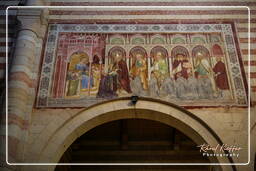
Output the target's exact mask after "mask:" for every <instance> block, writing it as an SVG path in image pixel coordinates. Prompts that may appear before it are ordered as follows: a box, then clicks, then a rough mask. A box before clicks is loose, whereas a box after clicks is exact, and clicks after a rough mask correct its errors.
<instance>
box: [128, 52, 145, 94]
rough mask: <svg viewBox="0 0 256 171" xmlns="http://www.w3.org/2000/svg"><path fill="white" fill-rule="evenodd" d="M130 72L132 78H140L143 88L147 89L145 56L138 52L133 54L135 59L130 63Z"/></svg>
mask: <svg viewBox="0 0 256 171" xmlns="http://www.w3.org/2000/svg"><path fill="white" fill-rule="evenodd" d="M130 73H131V76H132V78H135V77H136V76H138V77H139V78H140V81H141V83H142V86H143V89H144V90H147V89H148V78H147V75H148V70H147V62H146V59H145V57H144V56H143V55H142V54H141V53H140V52H138V53H136V55H135V61H134V63H133V65H132V68H131V70H130Z"/></svg>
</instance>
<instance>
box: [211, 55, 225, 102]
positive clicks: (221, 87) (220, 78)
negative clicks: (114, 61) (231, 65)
mask: <svg viewBox="0 0 256 171" xmlns="http://www.w3.org/2000/svg"><path fill="white" fill-rule="evenodd" d="M216 60H217V63H216V64H215V66H214V67H213V72H214V73H215V83H216V87H217V89H218V91H219V93H220V96H221V97H224V96H228V94H229V85H228V77H227V73H226V67H225V64H224V63H223V62H222V60H221V57H218V58H216Z"/></svg>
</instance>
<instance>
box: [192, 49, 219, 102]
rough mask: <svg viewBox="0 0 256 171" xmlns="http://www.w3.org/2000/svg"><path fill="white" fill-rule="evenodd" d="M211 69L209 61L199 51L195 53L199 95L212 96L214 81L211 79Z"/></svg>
mask: <svg viewBox="0 0 256 171" xmlns="http://www.w3.org/2000/svg"><path fill="white" fill-rule="evenodd" d="M212 74H213V71H212V68H211V66H210V63H209V61H208V60H207V58H206V57H204V55H203V54H202V53H201V52H198V53H197V55H196V61H195V75H196V78H197V79H198V84H199V89H198V92H199V97H200V98H212V97H213V94H214V90H215V87H214V86H215V82H214V80H213V75H212Z"/></svg>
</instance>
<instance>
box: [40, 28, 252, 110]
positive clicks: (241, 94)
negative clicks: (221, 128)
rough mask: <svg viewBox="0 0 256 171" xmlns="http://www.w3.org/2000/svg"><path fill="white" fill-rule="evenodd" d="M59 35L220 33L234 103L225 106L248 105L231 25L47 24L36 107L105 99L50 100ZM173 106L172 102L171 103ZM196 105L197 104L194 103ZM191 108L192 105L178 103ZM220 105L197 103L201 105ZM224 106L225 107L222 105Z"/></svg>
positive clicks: (96, 101)
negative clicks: (224, 48)
mask: <svg viewBox="0 0 256 171" xmlns="http://www.w3.org/2000/svg"><path fill="white" fill-rule="evenodd" d="M60 32H78V33H79V32H83V33H92V32H93V33H188V32H189V33H211V32H219V33H222V35H223V37H224V42H225V46H226V49H227V56H228V57H227V60H228V64H230V65H229V66H228V69H229V73H230V76H231V82H232V85H234V87H233V91H234V95H235V101H234V102H233V103H230V104H228V105H238V106H244V105H247V94H246V85H245V83H244V81H243V77H242V75H243V74H242V70H241V65H240V60H239V57H238V51H237V48H236V45H235V40H234V34H235V33H234V32H233V30H232V24H50V25H49V30H48V36H47V41H46V48H45V53H44V59H43V63H42V70H41V77H40V83H39V89H38V96H37V97H38V98H37V103H36V107H88V106H90V105H92V104H96V103H99V102H102V101H106V100H108V99H95V98H92V97H85V98H80V99H64V98H52V97H51V85H52V82H51V81H52V80H53V72H54V66H55V57H56V49H57V40H58V35H59V33H60ZM174 103H175V102H174ZM195 103H196V102H195ZM179 105H181V106H194V104H192V103H186V104H179ZM220 105H221V104H209V103H205V104H204V103H200V106H220ZM222 105H227V104H222Z"/></svg>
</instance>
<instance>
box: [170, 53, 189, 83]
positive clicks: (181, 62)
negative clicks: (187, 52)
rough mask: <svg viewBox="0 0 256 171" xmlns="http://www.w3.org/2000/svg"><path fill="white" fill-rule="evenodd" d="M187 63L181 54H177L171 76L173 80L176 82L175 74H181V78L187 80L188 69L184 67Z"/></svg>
mask: <svg viewBox="0 0 256 171" xmlns="http://www.w3.org/2000/svg"><path fill="white" fill-rule="evenodd" d="M188 62H189V61H188V60H187V59H186V58H185V57H184V55H182V54H178V55H177V57H176V59H175V60H174V61H173V65H172V67H173V74H174V78H175V80H177V78H178V77H177V74H181V76H182V77H183V78H185V79H187V78H188V67H186V64H187V63H188Z"/></svg>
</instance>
